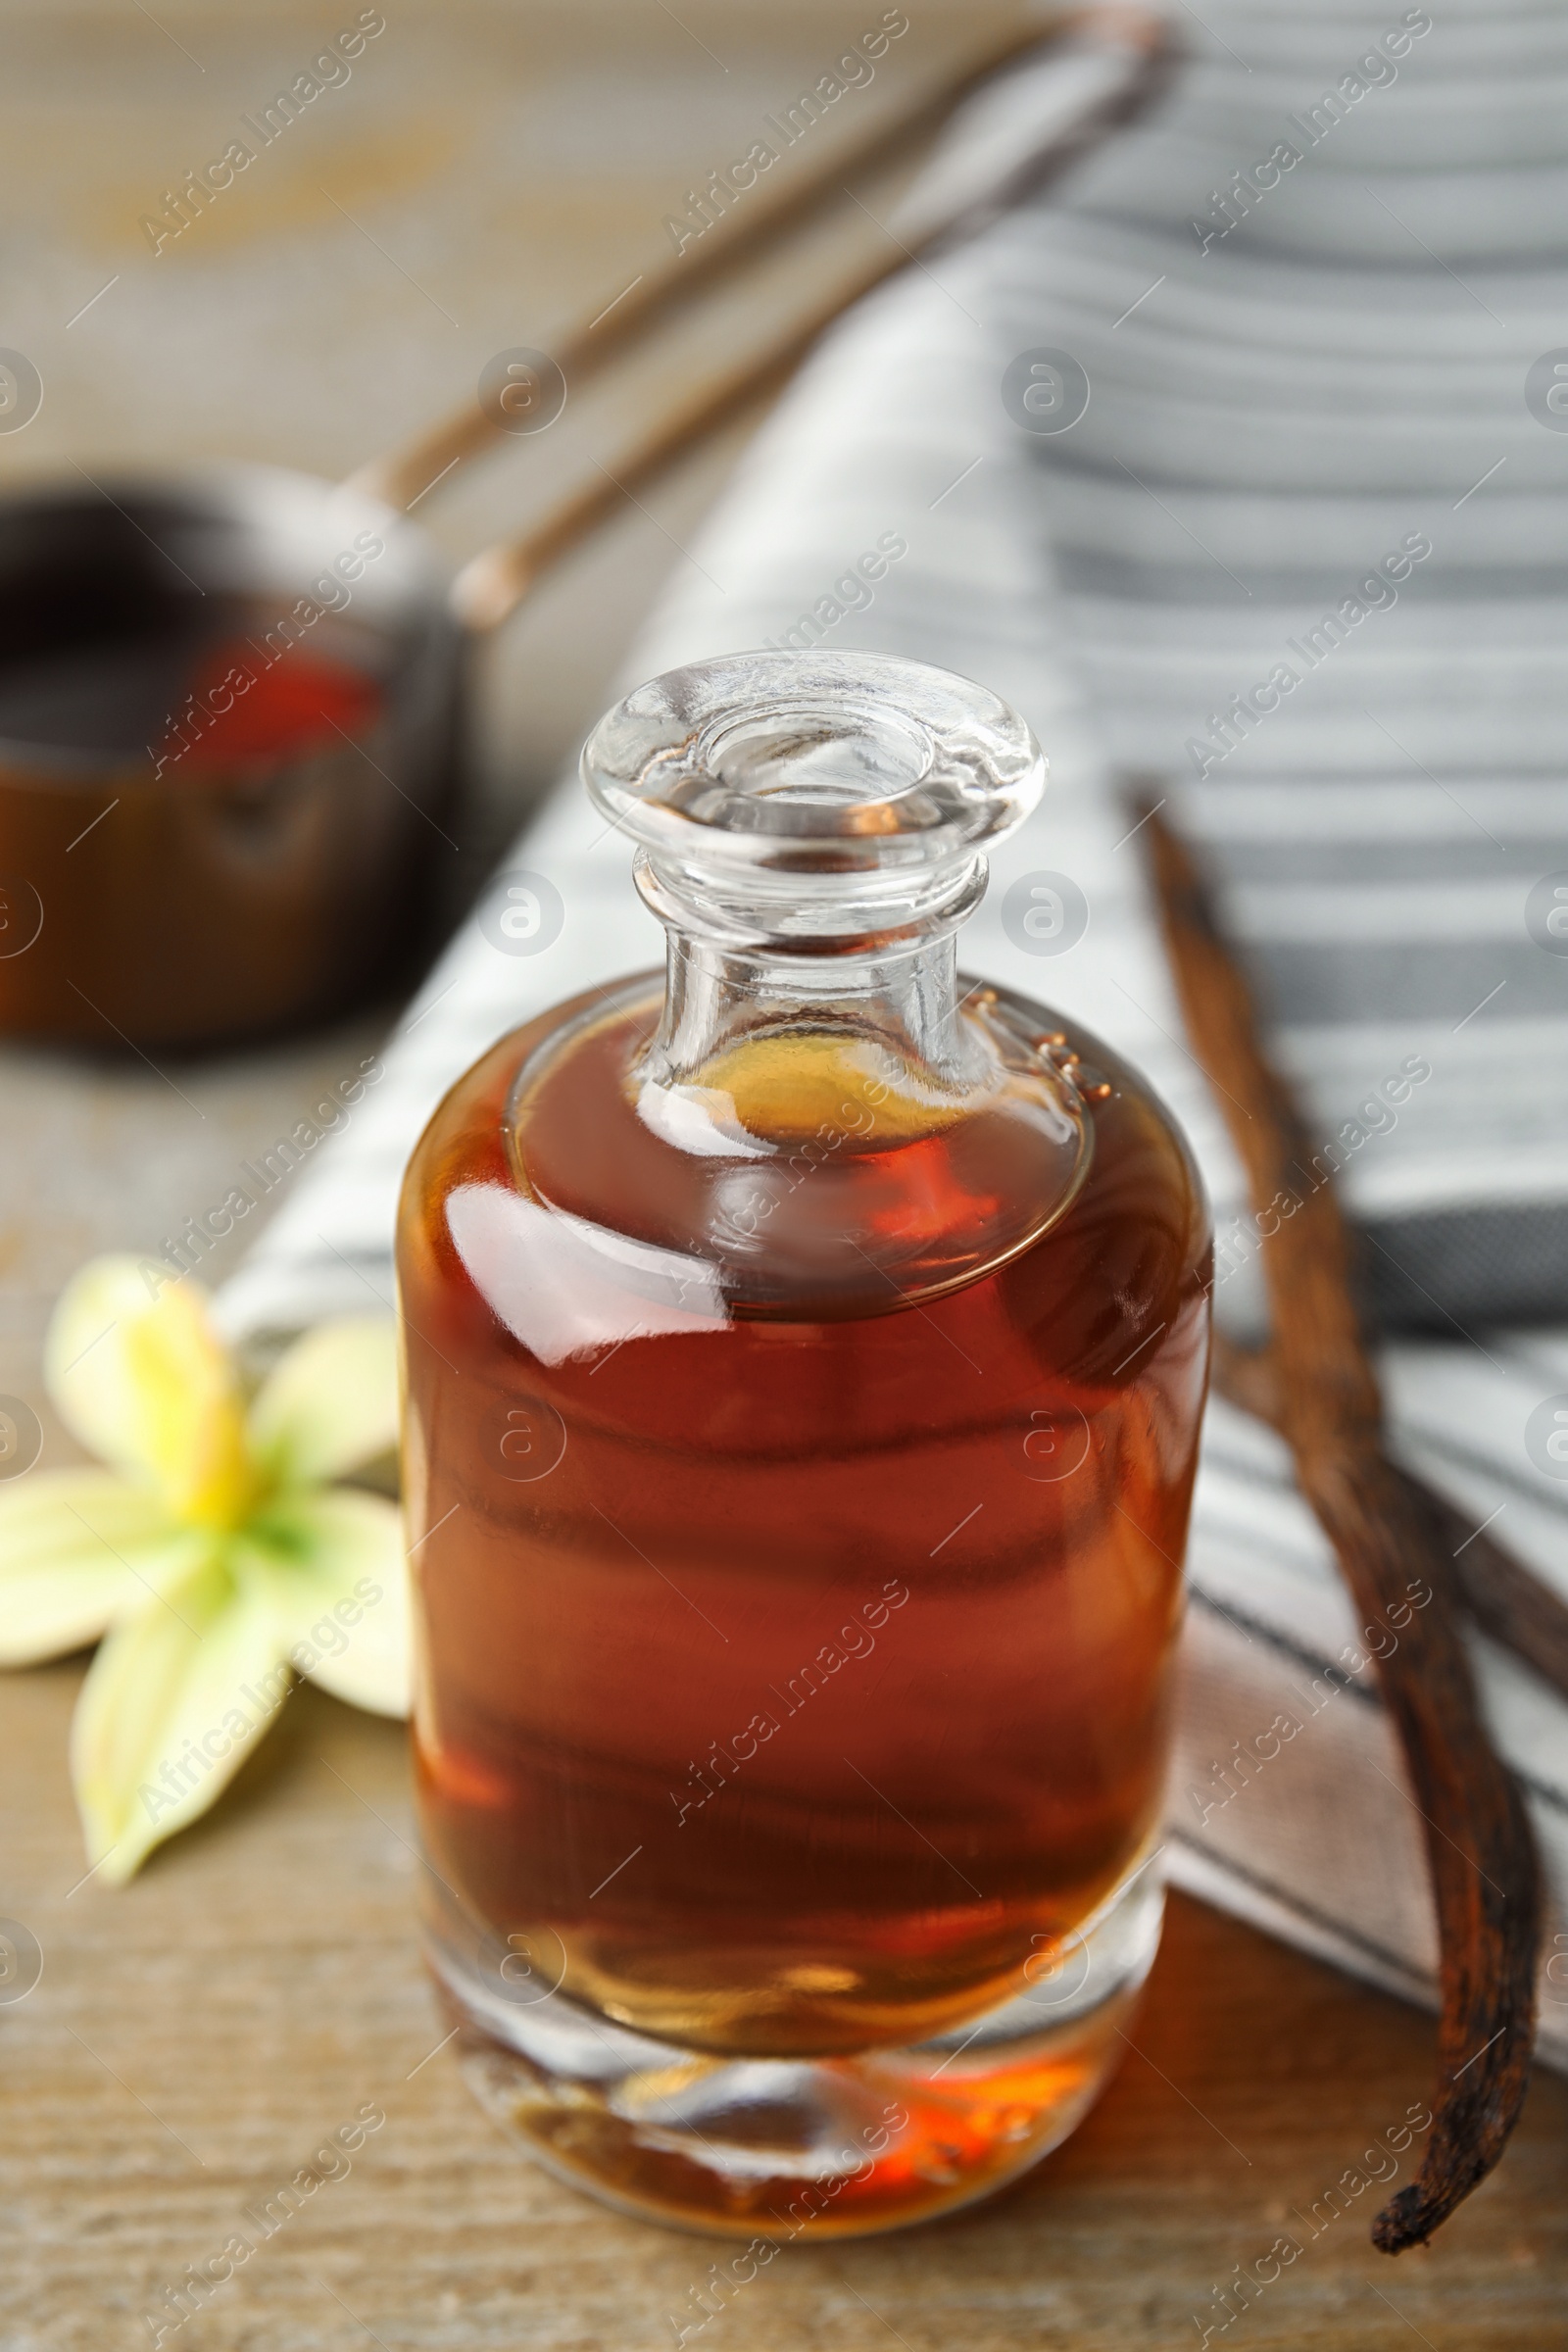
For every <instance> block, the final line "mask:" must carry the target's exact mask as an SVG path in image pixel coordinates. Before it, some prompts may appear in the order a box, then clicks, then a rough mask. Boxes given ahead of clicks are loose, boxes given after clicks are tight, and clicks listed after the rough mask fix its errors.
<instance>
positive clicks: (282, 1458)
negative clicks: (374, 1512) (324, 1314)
mask: <svg viewBox="0 0 1568 2352" xmlns="http://www.w3.org/2000/svg"><path fill="white" fill-rule="evenodd" d="M397 1441H398V1346H397V1325H396V1323H395V1322H394V1321H393V1320H392V1318H391V1316H390V1315H373V1316H372V1315H356V1316H351V1317H345V1318H343V1319H342V1320H341V1321H338V1322H333V1323H319V1324H318V1325H317V1327H316V1329H315V1330H314V1331H308V1332H307V1333H306V1334H305V1337H304V1338H303V1339H302V1340H296V1341H295V1343H294V1345H293V1347H292V1348H290V1349H289V1350H288V1353H287V1354H286V1355H284V1356H283V1357H281V1358H280V1359H279V1361H278V1363H277V1365H276V1366H275V1368H274V1369H273V1371H272V1373H271V1375H270V1378H269V1379H268V1380H266V1381H265V1382H264V1383H263V1385H262V1389H261V1393H260V1395H259V1396H258V1397H257V1399H256V1402H255V1404H254V1405H253V1406H252V1407H251V1443H252V1445H253V1446H254V1447H255V1449H256V1453H257V1456H258V1458H259V1459H260V1461H261V1462H262V1463H263V1464H264V1465H265V1467H266V1468H267V1469H268V1470H269V1471H270V1474H271V1476H272V1477H273V1478H274V1479H275V1480H276V1482H277V1483H278V1484H279V1485H280V1486H295V1487H304V1486H318V1485H320V1484H322V1483H323V1482H324V1481H325V1480H327V1479H332V1478H341V1477H342V1476H343V1474H344V1472H345V1471H346V1470H357V1469H359V1468H360V1466H361V1465H362V1463H365V1462H369V1461H373V1460H374V1459H375V1458H376V1456H377V1455H378V1454H383V1453H390V1452H391V1450H392V1448H393V1446H395V1445H396V1444H397Z"/></svg>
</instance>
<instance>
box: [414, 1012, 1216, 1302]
mask: <svg viewBox="0 0 1568 2352" xmlns="http://www.w3.org/2000/svg"><path fill="white" fill-rule="evenodd" d="M660 1002H661V990H660V981H659V978H658V976H657V975H653V974H649V975H639V976H638V977H637V978H635V979H633V980H632V981H629V982H627V983H624V984H623V985H622V986H621V987H620V988H619V989H617V990H615V991H613V992H606V991H589V992H586V993H585V994H584V995H583V996H582V997H579V998H577V999H574V1000H572V1001H570V1002H569V1003H567V1004H565V1005H562V1006H560V1007H559V1008H557V1010H556V1011H555V1012H554V1013H551V1014H547V1015H544V1016H542V1017H541V1018H540V1019H538V1020H535V1021H533V1022H530V1023H529V1024H527V1025H526V1026H525V1027H523V1028H521V1029H519V1030H516V1031H515V1032H513V1033H512V1034H511V1035H510V1036H508V1037H505V1038H503V1039H501V1040H500V1041H499V1042H498V1043H497V1045H496V1046H494V1047H493V1048H491V1050H490V1051H489V1052H488V1053H487V1054H484V1055H483V1056H481V1057H480V1059H479V1060H478V1061H477V1062H476V1063H475V1064H474V1065H473V1066H472V1068H471V1069H469V1070H468V1071H467V1072H466V1074H465V1075H464V1077H463V1078H462V1079H460V1080H459V1081H458V1083H457V1084H456V1085H455V1086H454V1087H453V1089H452V1090H451V1091H450V1093H449V1094H448V1095H447V1097H446V1099H445V1100H444V1102H443V1103H441V1105H440V1107H439V1108H438V1110H437V1111H436V1113H435V1114H434V1116H433V1117H432V1119H431V1121H430V1123H429V1126H428V1127H427V1129H426V1131H425V1134H424V1137H423V1138H422V1139H421V1142H420V1144H419V1146H418V1148H417V1151H416V1152H415V1155H414V1158H413V1160H412V1161H411V1164H410V1169H409V1173H408V1177H407V1179H406V1183H405V1190H404V1200H403V1208H402V1213H401V1217H400V1244H399V1247H400V1255H401V1257H402V1259H403V1261H404V1265H405V1271H406V1273H408V1274H411V1275H412V1274H414V1273H415V1272H416V1270H417V1272H418V1275H419V1277H420V1279H421V1281H422V1282H424V1283H431V1282H435V1283H439V1282H440V1281H441V1280H443V1279H445V1280H448V1281H451V1282H456V1283H459V1284H472V1285H473V1286H474V1287H476V1288H477V1289H479V1290H480V1291H481V1292H486V1291H490V1290H493V1289H495V1288H496V1286H497V1285H498V1284H499V1285H501V1286H502V1287H504V1288H506V1289H507V1290H508V1292H509V1294H510V1293H515V1292H517V1291H519V1289H520V1290H521V1291H523V1292H527V1293H529V1294H530V1295H531V1296H532V1299H533V1305H532V1306H531V1307H530V1310H529V1312H530V1314H531V1315H532V1317H533V1319H534V1320H535V1321H537V1320H538V1318H539V1316H540V1315H541V1314H542V1315H543V1316H544V1318H545V1321H546V1322H549V1321H550V1319H551V1315H552V1314H553V1313H554V1312H555V1310H554V1309H552V1308H550V1307H549V1306H548V1305H547V1304H543V1303H541V1302H544V1301H548V1300H549V1299H557V1300H558V1301H560V1302H561V1316H564V1321H565V1323H566V1324H567V1325H571V1324H572V1323H573V1318H574V1316H577V1319H578V1320H579V1321H580V1320H581V1317H580V1316H578V1307H582V1306H583V1302H584V1301H591V1300H593V1299H600V1301H601V1304H602V1305H603V1306H605V1307H606V1309H607V1311H608V1299H609V1295H610V1293H611V1292H614V1293H616V1294H617V1295H620V1296H621V1297H622V1298H623V1299H624V1298H625V1297H629V1298H631V1299H633V1300H634V1301H636V1302H637V1303H636V1306H635V1309H634V1311H633V1320H634V1321H637V1324H638V1328H639V1329H643V1330H663V1329H668V1330H687V1329H693V1330H696V1329H711V1328H713V1327H714V1325H715V1324H717V1323H727V1322H729V1321H732V1320H734V1319H736V1318H737V1317H739V1318H742V1319H750V1318H761V1319H774V1320H782V1321H801V1322H804V1321H830V1320H839V1319H843V1318H844V1317H847V1316H848V1317H864V1316H880V1315H887V1314H896V1313H898V1312H900V1311H901V1310H905V1309H907V1308H909V1307H911V1306H914V1307H919V1306H922V1305H926V1304H928V1303H930V1302H931V1301H933V1300H935V1299H940V1298H943V1297H946V1296H949V1295H951V1294H952V1293H954V1292H956V1291H959V1290H963V1289H967V1288H969V1287H970V1286H972V1285H974V1284H976V1283H978V1282H980V1281H982V1280H983V1279H985V1278H986V1277H987V1276H988V1275H991V1274H993V1273H996V1272H997V1271H998V1270H999V1268H1001V1267H1003V1266H1005V1265H1007V1264H1011V1263H1013V1262H1015V1261H1018V1260H1021V1259H1024V1258H1027V1259H1029V1260H1030V1264H1029V1267H1028V1269H1027V1277H1028V1278H1027V1280H1025V1281H1024V1283H1023V1289H1024V1290H1025V1291H1026V1292H1029V1293H1033V1292H1034V1291H1036V1290H1037V1289H1039V1288H1040V1287H1041V1285H1044V1286H1046V1288H1048V1289H1050V1288H1053V1287H1054V1288H1055V1289H1056V1290H1058V1291H1059V1290H1061V1289H1062V1288H1063V1287H1066V1288H1068V1289H1071V1288H1075V1287H1076V1288H1079V1289H1082V1288H1084V1287H1085V1286H1087V1287H1088V1288H1089V1289H1090V1290H1096V1289H1103V1290H1104V1291H1105V1292H1106V1293H1107V1295H1113V1294H1116V1293H1117V1292H1118V1290H1119V1292H1120V1294H1121V1295H1122V1297H1123V1298H1124V1299H1126V1301H1127V1303H1128V1305H1129V1306H1130V1305H1131V1303H1132V1294H1133V1293H1138V1294H1140V1295H1142V1294H1149V1295H1150V1296H1151V1297H1153V1296H1154V1295H1156V1294H1159V1293H1161V1292H1164V1291H1166V1290H1167V1289H1170V1288H1171V1286H1173V1285H1174V1286H1175V1287H1176V1288H1177V1289H1180V1288H1183V1287H1190V1278H1191V1276H1192V1274H1193V1271H1194V1269H1195V1268H1198V1267H1200V1266H1201V1265H1202V1263H1203V1262H1204V1261H1205V1259H1206V1255H1207V1250H1208V1227H1207V1216H1206V1208H1205V1205H1204V1202H1203V1197H1202V1188H1201V1181H1200V1179H1199V1176H1198V1172H1197V1169H1196V1167H1195V1166H1194V1163H1193V1161H1192V1157H1191V1154H1190V1152H1189V1151H1188V1149H1187V1146H1186V1143H1185V1140H1184V1139H1183V1137H1182V1135H1181V1132H1180V1130H1179V1128H1178V1127H1177V1126H1176V1123H1175V1121H1174V1120H1173V1119H1172V1118H1171V1116H1170V1114H1169V1113H1168V1112H1167V1111H1166V1110H1165V1108H1164V1106H1163V1104H1162V1103H1160V1102H1159V1101H1158V1099H1157V1097H1156V1096H1155V1095H1154V1094H1153V1092H1152V1089H1151V1088H1150V1087H1149V1086H1148V1085H1147V1083H1146V1082H1145V1081H1144V1080H1143V1079H1142V1078H1141V1076H1139V1075H1138V1073H1136V1072H1135V1071H1133V1070H1132V1069H1131V1068H1130V1067H1129V1066H1128V1065H1127V1064H1126V1063H1124V1062H1123V1061H1122V1060H1121V1058H1120V1057H1119V1056H1118V1055H1116V1054H1114V1053H1112V1052H1111V1051H1110V1050H1109V1049H1108V1048H1106V1047H1104V1046H1103V1045H1102V1044H1101V1043H1100V1041H1099V1040H1097V1039H1095V1038H1093V1037H1092V1036H1090V1035H1089V1034H1088V1033H1087V1032H1085V1031H1083V1030H1082V1029H1081V1028H1079V1026H1078V1025H1077V1024H1075V1023H1072V1022H1070V1021H1069V1020H1067V1019H1066V1018H1065V1017H1063V1016H1060V1015H1057V1014H1055V1013H1054V1012H1051V1011H1050V1010H1048V1009H1047V1008H1045V1007H1043V1006H1040V1005H1034V1004H1032V1003H1031V1002H1030V1001H1029V1000H1027V999H1023V998H1020V997H1016V996H1012V995H1010V994H1009V993H1007V992H1005V991H1000V990H994V989H990V988H988V987H984V986H975V987H973V988H971V989H970V991H969V996H968V999H967V1001H966V1006H967V1008H966V1017H967V1018H969V1019H971V1020H973V1021H975V1022H977V1023H978V1024H979V1025H980V1027H981V1028H982V1029H983V1031H984V1033H985V1036H986V1040H987V1047H988V1053H989V1054H990V1056H991V1062H990V1077H989V1080H988V1083H987V1084H986V1085H984V1086H982V1087H980V1088H977V1089H971V1090H969V1093H968V1094H967V1095H966V1096H964V1097H963V1098H961V1099H954V1098H952V1097H943V1096H941V1095H940V1093H934V1092H933V1090H931V1089H929V1088H926V1089H924V1090H922V1088H921V1087H920V1085H919V1084H918V1083H917V1082H913V1081H911V1079H910V1076H909V1073H907V1072H902V1071H901V1070H900V1068H899V1067H898V1064H897V1057H896V1056H894V1055H891V1054H889V1053H888V1052H886V1051H885V1050H884V1047H883V1046H882V1044H881V1043H880V1042H879V1041H878V1040H877V1039H876V1038H875V1037H874V1036H870V1037H867V1036H855V1035H846V1034H844V1033H832V1032H828V1031H824V1030H822V1029H814V1030H813V1029H811V1028H809V1027H797V1028H795V1029H790V1030H786V1031H784V1032H782V1033H778V1032H774V1033H772V1034H770V1035H768V1036H767V1037H765V1038H760V1039H759V1040H757V1041H754V1042H753V1044H752V1045H751V1046H749V1047H746V1046H743V1047H742V1048H740V1049H734V1048H732V1049H730V1050H728V1051H727V1052H726V1054H725V1055H724V1056H723V1057H722V1060H721V1061H720V1062H719V1063H716V1064H715V1065H714V1066H713V1067H711V1068H709V1069H705V1070H704V1071H702V1072H701V1073H700V1074H699V1075H700V1078H701V1080H702V1083H700V1084H696V1085H692V1084H686V1085H682V1086H679V1087H674V1088H662V1089H661V1088H660V1087H658V1086H657V1085H654V1086H653V1087H652V1088H650V1084H649V1082H648V1081H647V1080H646V1079H643V1078H640V1077H639V1075H638V1050H639V1048H640V1046H641V1045H642V1043H643V1042H644V1041H645V1040H646V1038H647V1037H648V1036H649V1035H650V1034H651V1032H652V1030H653V1028H654V1026H655V1024H656V1022H657V1019H658V1014H659V1009H660ZM1172 1295H1174V1292H1173V1294H1172ZM573 1299H575V1300H576V1301H577V1305H575V1306H574V1305H573V1304H572V1301H573ZM492 1303H493V1301H492ZM583 1312H584V1313H585V1314H586V1315H587V1322H588V1324H589V1325H592V1323H593V1319H594V1317H593V1310H592V1308H591V1306H590V1307H583ZM618 1312H619V1317H620V1321H621V1323H622V1324H624V1323H625V1317H626V1309H625V1307H624V1305H623V1306H622V1307H621V1308H620V1309H619V1310H618ZM639 1318H640V1320H639ZM502 1319H503V1320H504V1321H505V1320H509V1319H510V1318H509V1317H508V1316H507V1315H505V1314H503V1316H502ZM557 1319H558V1320H559V1319H561V1317H558V1318H557ZM1113 1319H1115V1318H1113Z"/></svg>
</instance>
